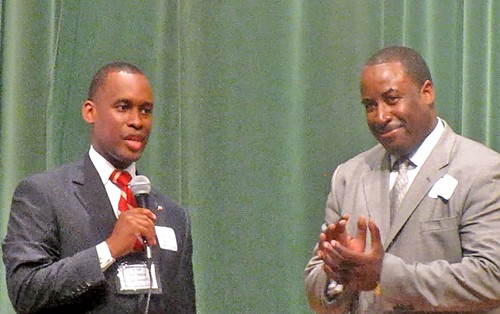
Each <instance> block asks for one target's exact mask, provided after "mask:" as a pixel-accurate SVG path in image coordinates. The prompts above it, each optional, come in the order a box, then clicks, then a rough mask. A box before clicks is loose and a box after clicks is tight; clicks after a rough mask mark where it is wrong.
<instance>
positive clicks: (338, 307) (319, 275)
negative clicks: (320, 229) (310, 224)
mask: <svg viewBox="0 0 500 314" xmlns="http://www.w3.org/2000/svg"><path fill="white" fill-rule="evenodd" d="M339 169H340V166H339V167H338V168H337V169H336V170H335V172H334V174H333V177H332V183H331V184H332V189H331V192H330V194H329V195H328V200H327V202H326V209H325V225H328V224H330V223H332V222H334V221H337V220H338V219H339V218H340V216H341V213H340V210H339V205H338V200H337V197H336V190H335V189H334V187H335V186H336V185H335V182H336V179H337V178H338V173H339ZM339 188H340V187H339ZM317 249H318V248H317V245H316V247H315V248H314V252H313V257H312V258H311V259H310V260H309V262H308V263H307V266H306V268H305V271H304V277H305V287H306V294H307V299H308V302H309V306H310V307H311V309H312V310H313V311H314V312H316V313H332V314H341V313H349V311H350V308H351V306H352V302H353V300H354V297H355V293H354V292H352V291H348V290H344V291H343V292H341V293H340V294H338V295H337V296H336V297H335V298H333V299H331V298H328V297H327V296H326V288H327V285H328V284H329V282H328V278H327V276H326V273H325V272H324V271H323V261H322V260H321V259H320V258H319V257H318V256H317V254H316V252H317Z"/></svg>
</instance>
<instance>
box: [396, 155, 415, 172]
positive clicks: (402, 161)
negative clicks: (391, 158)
mask: <svg viewBox="0 0 500 314" xmlns="http://www.w3.org/2000/svg"><path fill="white" fill-rule="evenodd" d="M411 164H412V162H411V161H410V159H409V158H408V157H401V158H399V159H398V160H396V162H395V163H394V164H393V166H392V170H395V171H398V172H399V171H401V170H406V169H408V168H409V166H410V165H411Z"/></svg>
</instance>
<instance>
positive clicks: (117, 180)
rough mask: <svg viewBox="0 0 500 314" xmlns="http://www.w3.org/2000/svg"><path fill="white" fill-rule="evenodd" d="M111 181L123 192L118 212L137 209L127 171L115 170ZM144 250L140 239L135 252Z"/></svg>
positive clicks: (110, 178) (130, 178) (135, 246)
mask: <svg viewBox="0 0 500 314" xmlns="http://www.w3.org/2000/svg"><path fill="white" fill-rule="evenodd" d="M109 180H110V181H111V182H113V183H114V184H116V186H118V187H119V188H120V190H121V194H120V201H119V202H118V210H119V211H120V212H124V211H127V210H128V209H129V207H128V205H131V206H132V207H137V203H136V202H135V197H134V194H133V193H132V190H130V188H129V187H128V184H129V183H130V180H132V176H131V175H130V173H128V172H127V171H119V170H115V171H113V173H112V174H111V176H110V177H109ZM143 249H144V245H143V244H142V242H141V241H139V239H137V241H136V242H135V245H134V250H135V251H142V250H143Z"/></svg>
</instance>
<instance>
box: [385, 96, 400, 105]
mask: <svg viewBox="0 0 500 314" xmlns="http://www.w3.org/2000/svg"><path fill="white" fill-rule="evenodd" d="M400 99H401V97H399V96H388V97H386V102H387V103H388V104H389V105H395V104H397V103H398V101H399V100H400Z"/></svg>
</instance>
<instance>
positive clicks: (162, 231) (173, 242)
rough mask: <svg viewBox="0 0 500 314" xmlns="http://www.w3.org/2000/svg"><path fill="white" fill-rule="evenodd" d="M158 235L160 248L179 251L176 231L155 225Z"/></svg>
mask: <svg viewBox="0 0 500 314" xmlns="http://www.w3.org/2000/svg"><path fill="white" fill-rule="evenodd" d="M155 231H156V237H157V238H158V245H159V246H160V248H162V249H164V250H169V251H175V252H177V238H176V236H175V231H174V229H172V228H169V227H162V226H155Z"/></svg>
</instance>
